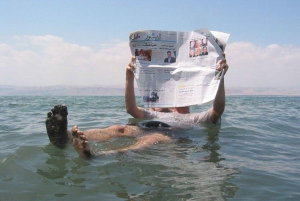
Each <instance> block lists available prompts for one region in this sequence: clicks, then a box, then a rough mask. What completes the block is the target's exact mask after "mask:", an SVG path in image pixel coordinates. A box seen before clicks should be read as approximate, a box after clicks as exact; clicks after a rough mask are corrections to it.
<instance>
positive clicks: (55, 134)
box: [45, 105, 72, 148]
mask: <svg viewBox="0 0 300 201" xmlns="http://www.w3.org/2000/svg"><path fill="white" fill-rule="evenodd" d="M67 115H68V109H67V107H66V106H63V105H56V106H54V108H53V109H52V110H51V112H49V113H48V114H47V119H46V122H45V123H46V129H47V133H48V137H49V140H50V142H51V143H53V144H54V145H56V146H57V147H59V148H64V147H66V146H67V144H68V143H69V142H70V141H71V140H72V135H71V132H70V131H68V128H67V127H68V119H67Z"/></svg>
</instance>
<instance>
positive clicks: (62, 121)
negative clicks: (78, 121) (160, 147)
mask: <svg viewBox="0 0 300 201" xmlns="http://www.w3.org/2000/svg"><path fill="white" fill-rule="evenodd" d="M67 115H68V110H67V107H66V106H63V105H56V106H54V108H53V109H52V110H51V112H49V113H48V114H47V119H46V122H45V123H46V129H47V133H48V137H49V140H50V142H51V143H52V144H54V145H55V146H57V147H59V148H65V147H66V146H67V145H68V143H70V142H73V146H74V147H75V149H76V151H77V152H78V153H79V155H80V156H82V157H85V158H91V157H93V156H96V155H97V156H100V155H108V154H113V153H117V152H126V151H129V150H135V149H141V148H144V147H148V146H151V145H153V144H156V143H158V142H164V143H169V142H172V139H171V138H170V137H168V136H166V135H164V134H163V133H161V132H159V130H160V129H158V128H161V127H162V128H168V127H169V125H167V124H165V123H162V122H157V121H152V122H148V123H144V124H143V126H146V127H147V128H141V127H139V126H134V125H125V126H120V125H112V126H110V127H107V128H102V129H90V130H86V131H84V132H82V131H80V130H79V129H78V127H77V126H74V127H73V129H72V131H68V130H67V126H68V120H67ZM143 126H142V127H143ZM155 128H156V129H155ZM157 129H158V130H157ZM141 134H144V135H142V136H140V135H141ZM131 136H136V137H137V141H136V143H134V144H132V145H130V146H128V147H125V148H122V149H118V150H110V151H102V152H97V153H95V151H94V150H93V149H92V148H91V147H90V144H89V140H97V141H98V142H100V141H106V140H108V139H111V138H116V137H131Z"/></svg>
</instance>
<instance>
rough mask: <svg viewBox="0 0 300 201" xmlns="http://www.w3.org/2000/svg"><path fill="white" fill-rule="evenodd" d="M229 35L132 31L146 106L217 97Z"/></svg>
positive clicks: (132, 46) (195, 102)
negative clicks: (221, 66) (219, 68)
mask: <svg viewBox="0 0 300 201" xmlns="http://www.w3.org/2000/svg"><path fill="white" fill-rule="evenodd" d="M228 38H229V34H226V33H222V32H211V31H209V30H208V29H204V28H203V29H199V30H196V31H192V32H176V31H158V30H142V31H136V32H133V33H130V36H129V40H130V42H129V45H130V49H131V52H132V55H134V56H136V64H135V65H136V70H135V72H134V75H135V79H136V82H137V85H138V89H139V92H140V95H141V97H142V98H143V102H144V105H145V107H183V106H191V105H199V104H204V103H208V102H211V101H212V100H214V98H215V95H216V93H217V90H218V86H219V83H220V79H222V76H223V72H222V71H221V72H219V71H217V70H216V68H217V67H218V64H219V62H220V61H221V60H222V59H223V51H224V49H225V46H226V43H227V41H228Z"/></svg>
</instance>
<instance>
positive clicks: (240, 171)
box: [0, 96, 300, 201]
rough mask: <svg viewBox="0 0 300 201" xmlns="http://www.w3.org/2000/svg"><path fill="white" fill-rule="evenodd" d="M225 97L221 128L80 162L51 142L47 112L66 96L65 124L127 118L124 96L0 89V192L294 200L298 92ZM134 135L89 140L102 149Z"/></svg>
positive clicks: (298, 177)
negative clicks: (1, 92)
mask: <svg viewBox="0 0 300 201" xmlns="http://www.w3.org/2000/svg"><path fill="white" fill-rule="evenodd" d="M226 101H227V104H226V110H225V113H224V115H223V116H222V124H221V126H212V125H208V124H206V125H198V126H195V127H193V128H192V129H188V130H183V131H175V132H174V133H173V134H174V135H175V136H180V140H178V141H177V142H176V143H173V144H157V145H154V146H152V147H150V148H146V149H143V150H138V151H130V152H127V153H122V154H121V153H119V154H115V155H111V156H106V157H100V158H96V159H93V160H86V159H83V158H80V157H79V156H78V154H77V152H76V151H75V149H74V148H73V147H72V146H71V145H70V146H69V147H68V148H66V149H63V150H62V149H59V148H56V147H55V146H53V145H52V144H50V143H49V140H48V137H47V134H46V131H45V125H44V121H45V118H46V114H47V112H48V111H50V109H51V108H52V107H53V106H54V105H56V104H66V105H67V106H68V109H69V116H68V119H69V128H71V127H72V126H74V125H78V126H79V128H80V129H81V130H86V129H90V128H99V127H107V126H110V125H112V124H121V125H125V124H126V123H127V122H128V121H129V118H130V116H129V115H128V114H126V112H125V109H124V98H123V97H121V96H120V97H118V96H114V97H25V96H24V97H0V147H1V149H0V200H238V201H240V200H262V201H265V200H300V97H247V96H240V97H234V96H229V97H227V98H226ZM138 103H139V104H140V105H141V102H138ZM208 107H209V106H197V107H193V108H192V111H202V110H205V109H207V108H208ZM135 140H136V139H135V138H133V137H131V138H118V139H115V140H110V141H107V142H103V143H97V142H91V145H92V146H93V148H94V149H96V150H98V151H101V150H110V149H117V148H121V147H124V146H128V145H130V144H132V143H134V142H135Z"/></svg>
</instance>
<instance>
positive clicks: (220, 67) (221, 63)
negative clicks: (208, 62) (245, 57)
mask: <svg viewBox="0 0 300 201" xmlns="http://www.w3.org/2000/svg"><path fill="white" fill-rule="evenodd" d="M223 56H224V59H223V60H221V61H220V63H219V67H218V68H217V70H218V71H221V70H223V69H224V75H225V74H226V72H227V70H228V68H229V66H228V65H227V63H226V59H225V54H223Z"/></svg>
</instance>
